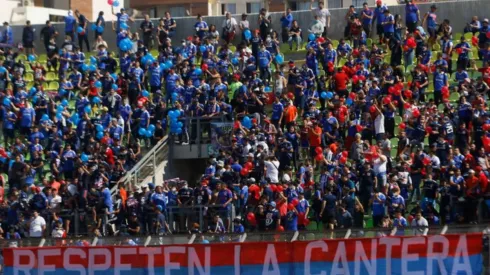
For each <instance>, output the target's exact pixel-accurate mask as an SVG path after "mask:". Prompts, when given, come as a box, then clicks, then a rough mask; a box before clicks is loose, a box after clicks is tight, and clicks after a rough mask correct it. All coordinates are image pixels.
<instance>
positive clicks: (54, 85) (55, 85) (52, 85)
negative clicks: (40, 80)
mask: <svg viewBox="0 0 490 275" xmlns="http://www.w3.org/2000/svg"><path fill="white" fill-rule="evenodd" d="M59 88H60V84H59V83H58V82H57V81H52V82H49V87H48V90H50V91H58V90H59Z"/></svg>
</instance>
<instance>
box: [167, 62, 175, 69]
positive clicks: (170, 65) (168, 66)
mask: <svg viewBox="0 0 490 275" xmlns="http://www.w3.org/2000/svg"><path fill="white" fill-rule="evenodd" d="M165 66H167V68H168V69H170V68H172V67H173V66H174V63H172V61H171V60H167V61H165Z"/></svg>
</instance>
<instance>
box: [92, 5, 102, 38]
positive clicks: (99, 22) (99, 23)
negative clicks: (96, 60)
mask: <svg viewBox="0 0 490 275" xmlns="http://www.w3.org/2000/svg"><path fill="white" fill-rule="evenodd" d="M95 26H97V29H96V30H95V35H94V38H95V39H97V38H98V37H99V36H100V37H102V35H103V34H104V30H105V19H104V12H103V11H100V12H99V15H98V16H97V20H96V21H95ZM100 28H102V29H100ZM101 30H102V31H101Z"/></svg>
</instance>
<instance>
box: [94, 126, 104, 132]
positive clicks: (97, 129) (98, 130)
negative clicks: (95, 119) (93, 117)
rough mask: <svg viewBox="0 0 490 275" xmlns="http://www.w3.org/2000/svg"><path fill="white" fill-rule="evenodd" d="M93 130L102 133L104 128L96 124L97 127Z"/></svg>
mask: <svg viewBox="0 0 490 275" xmlns="http://www.w3.org/2000/svg"><path fill="white" fill-rule="evenodd" d="M95 130H96V131H97V132H103V131H104V126H102V125H101V124H97V125H96V126H95Z"/></svg>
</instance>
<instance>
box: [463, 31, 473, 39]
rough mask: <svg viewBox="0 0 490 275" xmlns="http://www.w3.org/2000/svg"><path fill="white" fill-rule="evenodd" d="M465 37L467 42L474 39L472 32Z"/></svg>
mask: <svg viewBox="0 0 490 275" xmlns="http://www.w3.org/2000/svg"><path fill="white" fill-rule="evenodd" d="M463 36H464V38H465V39H466V40H471V38H472V37H473V33H472V32H467V33H465V34H464V35H463Z"/></svg>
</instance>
